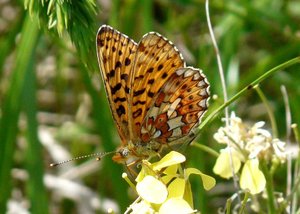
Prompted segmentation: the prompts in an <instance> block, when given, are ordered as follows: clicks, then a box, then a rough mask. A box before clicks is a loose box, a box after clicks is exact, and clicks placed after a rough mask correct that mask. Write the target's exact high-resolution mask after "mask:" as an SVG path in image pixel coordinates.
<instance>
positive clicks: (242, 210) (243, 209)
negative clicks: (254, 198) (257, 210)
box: [239, 192, 250, 214]
mask: <svg viewBox="0 0 300 214" xmlns="http://www.w3.org/2000/svg"><path fill="white" fill-rule="evenodd" d="M249 196H250V193H249V192H245V196H244V200H243V201H242V204H241V209H240V211H239V214H243V213H245V207H246V204H247V201H248V198H249Z"/></svg>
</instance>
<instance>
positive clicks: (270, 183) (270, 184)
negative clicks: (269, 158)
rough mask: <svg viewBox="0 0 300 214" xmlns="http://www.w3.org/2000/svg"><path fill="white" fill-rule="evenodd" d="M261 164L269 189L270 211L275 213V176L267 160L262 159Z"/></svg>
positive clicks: (272, 213)
mask: <svg viewBox="0 0 300 214" xmlns="http://www.w3.org/2000/svg"><path fill="white" fill-rule="evenodd" d="M260 166H261V169H262V172H263V173H264V175H265V177H266V189H267V195H268V198H267V202H268V213H269V214H275V210H276V209H275V198H274V188H273V176H272V175H271V173H270V171H269V169H268V167H267V163H266V162H265V160H261V161H260Z"/></svg>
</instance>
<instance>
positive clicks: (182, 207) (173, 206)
mask: <svg viewBox="0 0 300 214" xmlns="http://www.w3.org/2000/svg"><path fill="white" fill-rule="evenodd" d="M194 212H195V210H193V209H192V208H191V207H190V205H189V204H188V203H187V202H186V201H185V200H183V199H182V198H171V199H169V200H167V201H166V202H165V203H163V204H162V205H161V207H160V209H159V214H169V213H172V214H182V213H194Z"/></svg>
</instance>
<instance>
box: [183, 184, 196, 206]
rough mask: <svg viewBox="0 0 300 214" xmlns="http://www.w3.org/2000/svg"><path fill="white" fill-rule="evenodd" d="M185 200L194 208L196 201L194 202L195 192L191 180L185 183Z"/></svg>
mask: <svg viewBox="0 0 300 214" xmlns="http://www.w3.org/2000/svg"><path fill="white" fill-rule="evenodd" d="M183 199H184V200H185V201H186V202H187V203H188V204H189V205H190V206H191V207H194V201H193V192H192V186H191V183H190V181H189V180H187V181H186V183H185V190H184V195H183Z"/></svg>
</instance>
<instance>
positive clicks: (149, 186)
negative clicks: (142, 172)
mask: <svg viewBox="0 0 300 214" xmlns="http://www.w3.org/2000/svg"><path fill="white" fill-rule="evenodd" d="M136 191H137V192H138V194H139V195H140V196H141V197H142V199H144V200H145V201H147V202H150V203H154V204H161V203H163V202H164V201H165V200H166V198H167V196H168V190H167V187H166V186H165V185H164V184H163V183H162V182H161V181H160V180H158V179H156V178H154V177H153V176H149V175H147V176H146V177H144V179H143V180H142V181H141V182H139V183H137V185H136Z"/></svg>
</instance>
